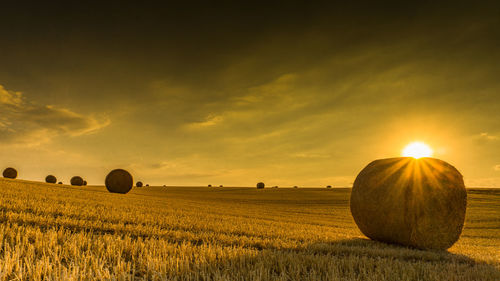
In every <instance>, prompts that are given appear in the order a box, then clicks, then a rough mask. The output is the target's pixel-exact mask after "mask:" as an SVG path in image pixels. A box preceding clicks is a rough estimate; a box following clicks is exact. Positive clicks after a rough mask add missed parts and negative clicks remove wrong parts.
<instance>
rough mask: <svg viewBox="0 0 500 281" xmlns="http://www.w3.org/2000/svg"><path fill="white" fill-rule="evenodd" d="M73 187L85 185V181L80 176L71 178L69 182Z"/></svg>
mask: <svg viewBox="0 0 500 281" xmlns="http://www.w3.org/2000/svg"><path fill="white" fill-rule="evenodd" d="M69 182H70V183H71V185H76V186H82V185H83V179H82V177H80V176H74V177H72V178H71V180H70V181H69Z"/></svg>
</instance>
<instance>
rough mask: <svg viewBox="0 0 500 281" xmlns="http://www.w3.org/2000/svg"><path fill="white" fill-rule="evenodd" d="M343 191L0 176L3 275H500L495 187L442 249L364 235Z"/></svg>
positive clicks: (477, 192)
mask: <svg viewBox="0 0 500 281" xmlns="http://www.w3.org/2000/svg"><path fill="white" fill-rule="evenodd" d="M349 194H350V189H326V188H324V189H305V188H302V189H301V188H299V189H292V188H289V189H282V188H278V189H264V190H257V189H256V188H231V187H223V188H220V187H217V188H208V187H146V188H141V189H137V188H134V189H133V190H132V191H131V192H130V193H128V194H125V195H122V194H111V193H108V192H107V191H106V189H105V188H104V187H93V186H87V187H72V186H66V185H49V184H44V183H33V182H27V181H20V180H17V181H15V180H5V179H0V238H1V240H0V280H88V279H94V280H103V279H104V280H500V190H493V189H484V190H482V189H474V190H469V195H468V196H469V204H468V210H467V219H466V226H465V229H464V232H463V234H462V236H461V238H460V240H459V241H458V243H457V244H455V245H454V246H453V247H452V248H451V249H450V250H449V252H436V251H421V250H415V249H409V248H404V247H399V246H394V245H387V244H384V243H378V242H373V241H370V240H367V239H366V238H364V237H363V235H362V234H361V233H360V232H359V230H358V229H357V227H356V225H355V224H354V221H353V220H352V217H351V215H350V211H349Z"/></svg>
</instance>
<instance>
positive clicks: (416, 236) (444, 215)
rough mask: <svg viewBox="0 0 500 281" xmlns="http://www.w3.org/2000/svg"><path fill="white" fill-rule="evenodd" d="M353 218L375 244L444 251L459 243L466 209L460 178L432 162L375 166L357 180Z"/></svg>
mask: <svg viewBox="0 0 500 281" xmlns="http://www.w3.org/2000/svg"><path fill="white" fill-rule="evenodd" d="M350 205H351V213H352V215H353V218H354V220H355V222H356V224H357V225H358V227H359V229H360V230H361V232H363V234H365V235H366V236H368V237H370V238H371V239H374V240H379V241H383V242H389V243H397V244H402V245H406V246H412V247H416V248H421V249H447V248H449V247H451V246H452V245H453V244H454V243H455V242H456V241H457V240H458V238H459V236H460V234H461V232H462V228H463V224H464V220H465V209H466V205H467V193H466V190H465V186H464V182H463V178H462V175H461V174H460V172H458V170H457V169H455V168H454V167H453V166H451V165H450V164H448V163H446V162H444V161H442V160H439V159H435V158H420V159H414V158H411V157H399V158H389V159H381V160H375V161H373V162H371V163H370V164H368V166H366V167H365V168H364V169H363V170H362V171H361V172H360V173H359V175H358V176H357V177H356V180H355V181H354V185H353V188H352V193H351V203H350Z"/></svg>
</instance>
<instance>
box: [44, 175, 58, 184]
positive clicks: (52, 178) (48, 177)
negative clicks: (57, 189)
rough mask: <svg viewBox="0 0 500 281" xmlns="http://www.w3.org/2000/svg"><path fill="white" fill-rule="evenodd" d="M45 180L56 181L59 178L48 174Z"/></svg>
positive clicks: (47, 181) (48, 181)
mask: <svg viewBox="0 0 500 281" xmlns="http://www.w3.org/2000/svg"><path fill="white" fill-rule="evenodd" d="M45 182H46V183H56V182H57V178H56V177H55V176H53V175H48V176H46V177H45Z"/></svg>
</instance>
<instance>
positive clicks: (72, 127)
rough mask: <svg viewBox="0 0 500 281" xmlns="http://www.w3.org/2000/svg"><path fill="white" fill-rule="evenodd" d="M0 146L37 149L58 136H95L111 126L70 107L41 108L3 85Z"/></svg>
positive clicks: (0, 95) (43, 106)
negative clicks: (19, 146) (7, 145)
mask: <svg viewBox="0 0 500 281" xmlns="http://www.w3.org/2000/svg"><path fill="white" fill-rule="evenodd" d="M0 111H1V112H2V115H1V117H0V143H3V144H10V145H21V146H25V145H26V146H33V145H39V144H42V143H46V142H50V141H51V140H52V139H53V138H55V137H58V136H70V137H76V136H81V135H86V134H91V133H94V132H96V131H98V130H100V129H102V128H104V127H106V126H108V125H109V124H110V120H109V119H104V120H99V119H97V118H95V117H93V116H85V115H82V114H79V113H76V112H73V111H71V110H69V109H66V108H59V107H56V106H53V105H39V104H36V103H34V102H31V101H28V100H27V99H26V98H25V97H24V96H23V94H22V93H21V92H17V91H10V90H7V89H5V88H4V87H3V86H2V85H0Z"/></svg>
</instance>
